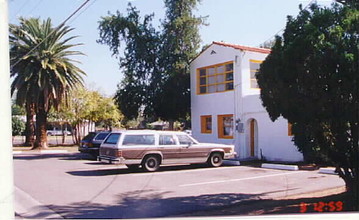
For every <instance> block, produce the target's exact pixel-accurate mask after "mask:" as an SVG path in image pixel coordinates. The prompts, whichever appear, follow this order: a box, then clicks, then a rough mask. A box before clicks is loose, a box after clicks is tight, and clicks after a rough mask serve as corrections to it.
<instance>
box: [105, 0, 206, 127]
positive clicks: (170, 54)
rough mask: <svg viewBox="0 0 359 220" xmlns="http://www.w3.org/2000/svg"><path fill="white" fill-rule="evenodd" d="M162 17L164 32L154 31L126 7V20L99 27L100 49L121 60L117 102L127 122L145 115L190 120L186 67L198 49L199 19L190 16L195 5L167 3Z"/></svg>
mask: <svg viewBox="0 0 359 220" xmlns="http://www.w3.org/2000/svg"><path fill="white" fill-rule="evenodd" d="M164 2H165V7H166V17H165V19H164V21H163V22H162V29H161V30H160V31H156V30H155V29H154V28H153V26H152V24H151V21H152V19H153V15H147V16H145V17H144V19H143V21H142V20H141V17H140V16H139V11H137V10H136V9H135V8H134V7H132V6H131V5H130V7H129V10H128V15H127V16H123V15H122V14H121V13H119V12H117V14H116V15H110V16H107V17H103V18H102V20H101V21H100V25H99V29H100V40H99V42H100V43H104V44H108V45H109V46H110V49H111V50H112V51H113V53H114V54H115V55H119V51H120V49H119V48H120V46H121V42H123V43H125V45H126V46H125V53H124V57H123V58H121V59H120V64H121V67H122V68H123V71H124V75H125V77H124V79H123V80H122V82H121V83H120V85H119V88H118V91H117V94H116V97H115V99H116V101H117V103H118V104H119V106H120V108H121V110H122V112H123V113H124V115H125V116H126V117H127V118H128V119H133V118H136V117H137V116H138V113H143V114H144V116H145V117H157V118H161V119H164V120H169V121H174V120H177V119H181V118H185V117H186V116H187V115H188V114H189V109H190V108H189V105H190V102H189V97H190V91H189V87H190V84H189V78H190V77H189V62H190V61H191V59H193V58H194V57H195V55H196V52H197V49H198V48H199V43H200V36H199V34H198V28H199V26H200V25H201V24H203V18H198V17H195V16H194V15H193V13H192V11H193V10H194V9H195V7H196V5H197V3H198V2H199V0H176V1H175V0H165V1H164Z"/></svg>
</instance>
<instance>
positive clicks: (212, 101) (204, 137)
mask: <svg viewBox="0 0 359 220" xmlns="http://www.w3.org/2000/svg"><path fill="white" fill-rule="evenodd" d="M212 51H215V53H212V54H211V52H212ZM236 53H238V51H237V50H235V49H231V48H224V47H221V46H218V45H212V46H210V48H208V49H207V50H206V51H204V52H203V53H202V54H201V55H200V56H199V57H197V59H195V60H194V61H193V62H192V63H191V91H192V92H191V120H192V135H193V137H195V138H196V139H197V140H199V141H200V142H209V143H226V144H234V139H218V130H217V115H224V114H234V107H235V106H234V92H233V91H228V92H222V93H211V94H204V95H197V71H196V70H197V69H198V68H201V67H206V66H210V65H214V64H219V63H225V62H229V61H234V58H235V56H236ZM236 75H237V74H236V66H235V65H234V78H236ZM234 80H235V79H234ZM201 115H212V133H211V134H202V133H201V120H200V116H201Z"/></svg>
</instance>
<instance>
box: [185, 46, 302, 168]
mask: <svg viewBox="0 0 359 220" xmlns="http://www.w3.org/2000/svg"><path fill="white" fill-rule="evenodd" d="M269 53H270V50H268V49H263V48H254V47H246V46H240V45H233V44H227V43H223V42H213V43H212V44H211V45H210V46H209V47H208V48H207V49H205V50H204V51H203V52H202V53H201V54H200V55H199V56H197V57H196V58H195V59H194V60H193V61H192V62H191V119H192V135H193V137H195V138H197V139H198V140H199V141H202V142H213V143H227V144H234V145H235V151H236V152H237V154H238V156H239V159H240V160H251V159H265V160H268V161H302V160H303V156H302V154H301V153H300V152H299V151H298V150H297V148H296V146H295V145H294V143H293V142H292V136H291V129H290V125H289V124H288V122H287V120H285V119H284V118H280V119H278V120H276V121H275V122H272V121H271V120H270V118H269V115H268V113H267V111H266V110H265V108H264V107H263V106H262V102H261V99H260V89H259V87H258V84H257V80H256V77H255V73H256V72H257V71H258V70H259V67H260V64H261V63H262V62H263V61H264V60H265V58H266V56H267V55H268V54H269ZM283 74H284V73H283Z"/></svg>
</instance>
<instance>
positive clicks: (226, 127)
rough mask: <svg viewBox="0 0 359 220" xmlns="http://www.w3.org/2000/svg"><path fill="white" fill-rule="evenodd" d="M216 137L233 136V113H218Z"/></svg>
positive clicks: (228, 137)
mask: <svg viewBox="0 0 359 220" xmlns="http://www.w3.org/2000/svg"><path fill="white" fill-rule="evenodd" d="M218 138H225V139H232V138H233V115H218Z"/></svg>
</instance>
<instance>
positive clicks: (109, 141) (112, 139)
mask: <svg viewBox="0 0 359 220" xmlns="http://www.w3.org/2000/svg"><path fill="white" fill-rule="evenodd" d="M120 136H121V134H110V135H109V136H108V137H107V139H106V140H105V142H104V143H105V144H117V141H118V139H119V138H120Z"/></svg>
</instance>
